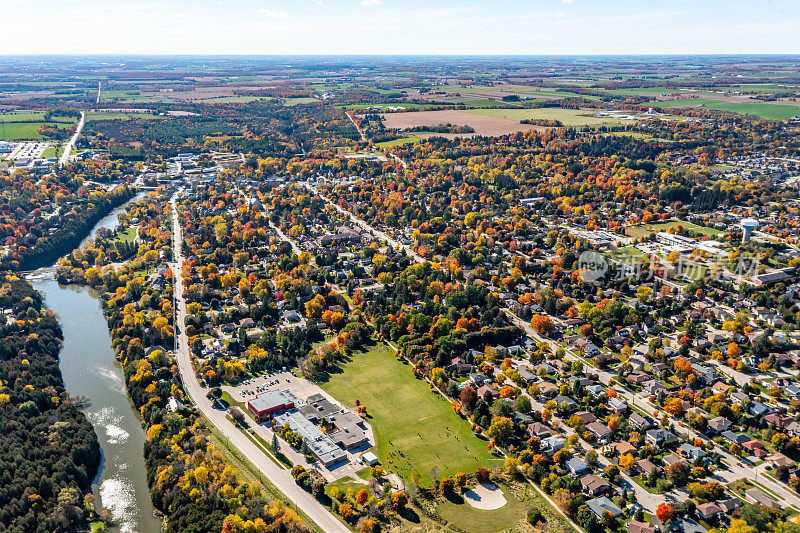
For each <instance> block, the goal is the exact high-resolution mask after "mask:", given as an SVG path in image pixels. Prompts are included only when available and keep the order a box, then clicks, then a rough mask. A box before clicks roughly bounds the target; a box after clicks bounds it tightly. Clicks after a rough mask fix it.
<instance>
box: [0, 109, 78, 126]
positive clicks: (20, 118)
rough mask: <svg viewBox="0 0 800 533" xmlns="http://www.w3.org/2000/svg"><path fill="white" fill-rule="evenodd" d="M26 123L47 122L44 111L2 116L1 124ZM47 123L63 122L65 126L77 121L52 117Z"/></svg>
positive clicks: (70, 118)
mask: <svg viewBox="0 0 800 533" xmlns="http://www.w3.org/2000/svg"><path fill="white" fill-rule="evenodd" d="M24 121H38V122H45V120H44V112H43V111H21V112H14V113H2V114H0V122H24ZM46 122H63V123H65V124H74V123H75V122H77V119H75V118H73V117H52V118H50V120H48V121H46Z"/></svg>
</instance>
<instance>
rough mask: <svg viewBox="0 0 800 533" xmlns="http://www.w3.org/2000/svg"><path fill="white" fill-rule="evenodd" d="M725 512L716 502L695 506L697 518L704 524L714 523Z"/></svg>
mask: <svg viewBox="0 0 800 533" xmlns="http://www.w3.org/2000/svg"><path fill="white" fill-rule="evenodd" d="M724 513H725V511H724V510H723V509H722V507H720V506H719V505H717V503H716V502H708V503H701V504H700V505H698V506H697V516H699V517H700V519H701V520H705V521H706V522H714V521H716V520H717V519H718V518H719V517H720V515H722V514H724Z"/></svg>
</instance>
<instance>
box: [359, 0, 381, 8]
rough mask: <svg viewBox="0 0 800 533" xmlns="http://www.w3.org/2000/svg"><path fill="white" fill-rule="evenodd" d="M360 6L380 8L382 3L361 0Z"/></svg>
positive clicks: (373, 0)
mask: <svg viewBox="0 0 800 533" xmlns="http://www.w3.org/2000/svg"><path fill="white" fill-rule="evenodd" d="M361 5H362V6H366V7H376V6H382V5H383V2H382V1H381V0H362V1H361Z"/></svg>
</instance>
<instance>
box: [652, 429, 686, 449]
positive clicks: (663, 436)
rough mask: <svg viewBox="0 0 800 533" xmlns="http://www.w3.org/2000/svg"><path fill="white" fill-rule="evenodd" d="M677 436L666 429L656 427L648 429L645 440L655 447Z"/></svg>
mask: <svg viewBox="0 0 800 533" xmlns="http://www.w3.org/2000/svg"><path fill="white" fill-rule="evenodd" d="M677 438H678V437H677V436H675V435H673V434H672V433H670V432H669V431H667V430H666V429H661V428H656V429H651V430H648V431H647V433H646V434H645V440H646V441H647V443H648V444H650V445H651V446H654V447H656V448H659V447H661V446H662V445H664V444H665V443H667V442H669V441H672V440H675V439H677Z"/></svg>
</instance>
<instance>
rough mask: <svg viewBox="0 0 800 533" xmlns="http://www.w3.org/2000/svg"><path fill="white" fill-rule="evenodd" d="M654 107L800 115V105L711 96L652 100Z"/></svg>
mask: <svg viewBox="0 0 800 533" xmlns="http://www.w3.org/2000/svg"><path fill="white" fill-rule="evenodd" d="M649 105H652V106H653V107H662V108H664V107H667V108H669V107H697V106H700V107H705V108H707V109H716V110H717V111H729V112H731V113H738V114H740V115H758V116H759V117H761V118H765V119H769V120H786V119H788V118H790V117H794V116H798V115H800V106H794V105H781V104H768V103H758V102H754V103H744V102H742V103H739V102H723V101H720V100H713V99H710V98H690V99H686V100H671V101H668V102H650V103H649Z"/></svg>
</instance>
